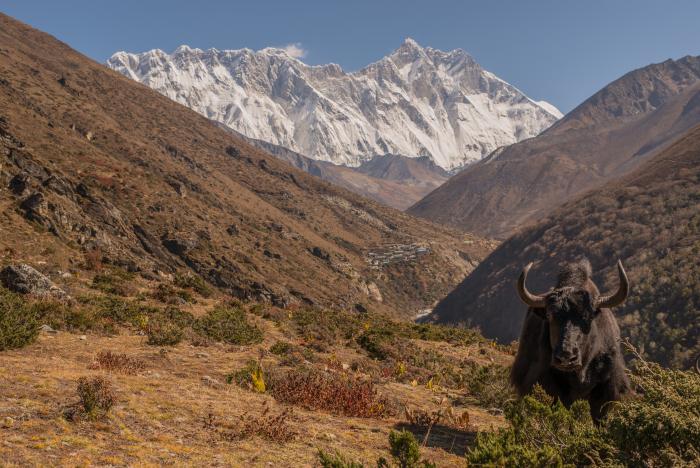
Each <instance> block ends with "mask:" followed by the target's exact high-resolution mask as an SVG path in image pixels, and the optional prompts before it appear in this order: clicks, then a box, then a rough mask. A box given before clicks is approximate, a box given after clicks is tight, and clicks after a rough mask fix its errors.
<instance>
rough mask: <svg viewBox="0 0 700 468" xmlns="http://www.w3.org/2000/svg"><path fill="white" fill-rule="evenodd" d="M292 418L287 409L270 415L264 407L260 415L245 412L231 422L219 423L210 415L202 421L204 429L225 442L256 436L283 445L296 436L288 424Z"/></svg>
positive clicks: (267, 408)
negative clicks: (212, 432)
mask: <svg viewBox="0 0 700 468" xmlns="http://www.w3.org/2000/svg"><path fill="white" fill-rule="evenodd" d="M293 417H294V415H293V413H292V411H291V410H289V409H286V410H284V411H282V412H280V413H279V414H270V408H269V406H267V405H266V406H265V408H264V409H263V411H262V413H261V414H251V413H249V412H246V413H243V414H242V415H241V416H239V417H238V418H236V419H235V420H234V421H233V422H220V421H219V420H218V419H217V418H216V417H215V416H214V415H213V414H212V413H209V414H208V415H207V417H206V418H205V420H204V427H205V428H207V429H209V430H211V431H214V432H215V433H216V434H217V435H218V436H219V437H220V438H221V439H222V440H225V441H227V442H235V441H239V440H242V439H248V438H250V437H253V436H257V437H262V438H263V439H266V440H269V441H272V442H276V443H280V444H283V443H286V442H289V441H291V440H294V438H295V437H296V435H297V433H296V431H294V429H292V428H291V426H290V424H289V422H290V420H291V419H293Z"/></svg>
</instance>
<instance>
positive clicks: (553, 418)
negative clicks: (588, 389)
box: [467, 359, 700, 467]
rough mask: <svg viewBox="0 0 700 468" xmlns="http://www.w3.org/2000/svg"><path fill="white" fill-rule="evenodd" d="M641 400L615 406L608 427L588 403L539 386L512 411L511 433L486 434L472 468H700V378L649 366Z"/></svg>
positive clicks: (641, 365) (638, 382)
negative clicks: (565, 400)
mask: <svg viewBox="0 0 700 468" xmlns="http://www.w3.org/2000/svg"><path fill="white" fill-rule="evenodd" d="M631 379H632V382H633V383H634V384H635V386H636V391H637V395H638V396H637V397H632V398H629V399H627V400H623V401H620V402H617V403H614V404H613V406H612V407H611V409H610V413H609V414H608V416H607V417H606V418H605V419H604V420H603V421H602V422H601V424H600V425H598V426H597V425H595V424H594V423H593V421H592V420H591V417H590V413H589V407H588V403H587V402H584V401H577V402H575V403H574V404H573V405H572V406H571V408H570V409H568V410H567V409H566V408H564V407H563V406H562V404H561V403H559V402H556V403H553V400H552V398H551V397H549V396H548V395H546V394H545V393H544V391H543V390H542V389H541V388H539V387H537V388H536V389H535V391H534V392H533V394H532V395H530V396H526V397H525V398H523V399H522V400H519V401H510V402H508V403H507V404H506V411H505V415H506V419H507V420H508V422H509V423H510V427H509V428H506V429H501V430H499V431H498V432H482V433H480V434H479V435H478V436H477V440H476V445H475V446H474V447H473V448H472V449H470V450H469V452H468V454H467V460H468V462H469V463H470V464H475V465H479V464H486V465H496V466H581V465H597V466H639V467H642V466H700V376H699V375H697V374H695V373H692V372H683V371H675V370H666V369H663V368H661V367H660V366H658V365H656V364H651V363H647V362H645V361H643V360H641V359H639V360H638V363H637V364H636V366H635V369H634V372H633V373H632V375H631Z"/></svg>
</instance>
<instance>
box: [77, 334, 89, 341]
mask: <svg viewBox="0 0 700 468" xmlns="http://www.w3.org/2000/svg"><path fill="white" fill-rule="evenodd" d="M78 339H79V340H83V341H86V340H87V335H80V336H79V337H78Z"/></svg>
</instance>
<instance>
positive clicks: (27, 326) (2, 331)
mask: <svg viewBox="0 0 700 468" xmlns="http://www.w3.org/2000/svg"><path fill="white" fill-rule="evenodd" d="M38 319H39V311H38V310H37V308H36V307H34V306H33V305H31V304H29V303H27V301H26V300H25V299H24V298H23V297H22V296H20V295H19V294H15V293H12V292H10V291H8V290H6V289H4V288H1V287H0V351H3V350H6V349H14V348H21V347H23V346H26V345H28V344H30V343H32V342H33V341H34V340H35V339H36V337H37V335H38V333H39V322H38Z"/></svg>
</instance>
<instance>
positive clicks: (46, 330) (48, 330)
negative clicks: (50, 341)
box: [39, 324, 58, 333]
mask: <svg viewBox="0 0 700 468" xmlns="http://www.w3.org/2000/svg"><path fill="white" fill-rule="evenodd" d="M39 331H41V332H44V333H58V332H57V331H56V330H54V329H53V328H51V326H49V325H46V324H44V325H42V326H40V327H39Z"/></svg>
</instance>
